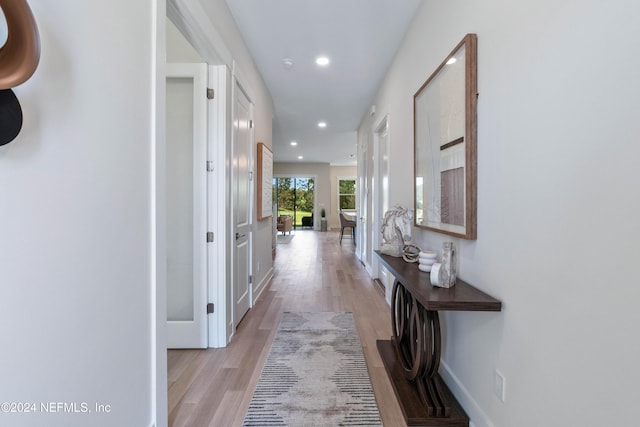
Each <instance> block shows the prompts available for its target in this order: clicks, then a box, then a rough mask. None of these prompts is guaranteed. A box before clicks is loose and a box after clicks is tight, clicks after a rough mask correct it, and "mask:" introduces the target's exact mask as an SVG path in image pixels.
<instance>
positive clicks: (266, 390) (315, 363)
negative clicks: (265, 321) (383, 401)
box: [243, 313, 382, 427]
mask: <svg viewBox="0 0 640 427" xmlns="http://www.w3.org/2000/svg"><path fill="white" fill-rule="evenodd" d="M243 426H254V427H255V426H259V427H266V426H295V427H316V426H367V427H373V426H382V421H381V420H380V413H379V412H378V406H377V404H376V399H375V396H374V394H373V388H372V387H371V381H370V379H369V373H368V371H367V364H366V362H365V359H364V353H363V352H362V345H361V344H360V338H359V337H358V332H357V331H356V327H355V322H354V320H353V315H352V314H351V313H284V314H283V317H282V320H281V322H280V326H279V327H278V331H277V332H276V337H275V339H274V341H273V345H272V346H271V351H270V352H269V356H268V357H267V361H266V362H265V365H264V368H263V369H262V374H261V375H260V379H259V381H258V385H257V387H256V390H255V392H254V393H253V399H252V400H251V404H250V405H249V409H248V411H247V414H246V416H245V418H244V424H243Z"/></svg>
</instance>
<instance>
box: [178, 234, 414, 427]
mask: <svg viewBox="0 0 640 427" xmlns="http://www.w3.org/2000/svg"><path fill="white" fill-rule="evenodd" d="M338 239H339V234H338V233H336V232H326V233H323V232H317V231H310V230H309V231H296V232H295V237H294V238H293V240H292V241H291V243H288V244H279V245H278V246H277V255H276V259H275V274H274V278H273V280H272V281H271V284H270V285H269V286H268V287H267V289H266V290H265V291H264V292H263V294H262V295H261V296H260V299H259V300H258V302H257V303H256V305H255V306H254V307H253V308H252V309H251V310H249V312H248V313H247V315H246V316H245V318H244V319H243V320H242V322H241V323H240V325H239V327H238V330H237V332H236V335H235V336H234V337H233V339H232V341H231V343H230V344H229V345H228V346H227V347H226V348H223V349H208V350H169V351H168V365H169V372H168V383H169V425H170V426H174V427H179V426H190V427H192V426H194V427H200V426H215V427H227V426H241V425H242V421H243V418H244V414H245V411H246V409H247V407H248V406H249V402H250V400H251V396H252V395H253V390H254V388H255V386H256V383H257V382H258V377H259V376H260V372H261V370H262V365H263V364H264V361H265V360H266V357H267V354H268V353H269V349H270V347H271V342H272V340H273V337H274V335H275V332H276V328H277V327H278V324H279V322H280V317H281V315H282V313H283V312H285V311H294V312H295V311H350V312H352V313H353V315H354V318H355V321H356V326H357V329H358V333H359V334H360V340H361V342H362V346H363V348H364V353H365V357H366V359H367V365H368V367H369V374H370V377H371V382H372V384H373V388H374V392H375V395H376V400H377V402H378V407H379V409H380V414H381V416H382V420H383V422H384V425H385V426H387V427H395V426H405V425H406V424H405V422H404V419H403V416H402V412H401V410H400V407H399V406H398V403H397V401H396V398H395V395H394V392H393V389H392V387H391V384H390V382H389V379H388V377H387V373H386V371H385V369H384V366H383V364H382V361H381V359H380V356H379V355H378V351H377V348H376V340H377V339H389V337H390V336H391V321H390V313H389V306H388V305H387V303H386V302H385V301H384V297H383V296H382V293H381V291H380V290H379V289H377V287H376V285H375V284H374V283H373V282H372V281H371V279H370V278H369V275H368V274H367V272H366V271H365V269H364V267H363V266H362V264H361V263H360V261H359V260H358V259H357V258H356V256H355V254H354V253H355V251H354V245H353V242H352V240H351V239H350V238H346V237H345V238H343V240H342V245H340V244H339V243H338Z"/></svg>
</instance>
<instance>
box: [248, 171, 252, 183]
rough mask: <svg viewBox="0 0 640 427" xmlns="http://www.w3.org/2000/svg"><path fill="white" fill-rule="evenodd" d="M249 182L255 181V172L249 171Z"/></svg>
mask: <svg viewBox="0 0 640 427" xmlns="http://www.w3.org/2000/svg"><path fill="white" fill-rule="evenodd" d="M249 181H253V172H252V171H249Z"/></svg>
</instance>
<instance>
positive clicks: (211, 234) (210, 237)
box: [207, 231, 213, 243]
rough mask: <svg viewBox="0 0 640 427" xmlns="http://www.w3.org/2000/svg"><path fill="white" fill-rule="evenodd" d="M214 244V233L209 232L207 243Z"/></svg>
mask: <svg viewBox="0 0 640 427" xmlns="http://www.w3.org/2000/svg"><path fill="white" fill-rule="evenodd" d="M212 242H213V231H207V243H212Z"/></svg>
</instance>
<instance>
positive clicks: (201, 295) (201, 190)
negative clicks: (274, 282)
mask: <svg viewBox="0 0 640 427" xmlns="http://www.w3.org/2000/svg"><path fill="white" fill-rule="evenodd" d="M206 83H207V66H206V64H167V120H166V123H167V150H166V153H167V165H166V167H167V346H168V347H169V348H205V347H207V310H206V308H207V259H206V253H207V247H206V245H207V243H206V230H207V196H206V188H207V176H206V167H205V165H206V163H205V162H206V159H207V139H206V138H207V97H206Z"/></svg>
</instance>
